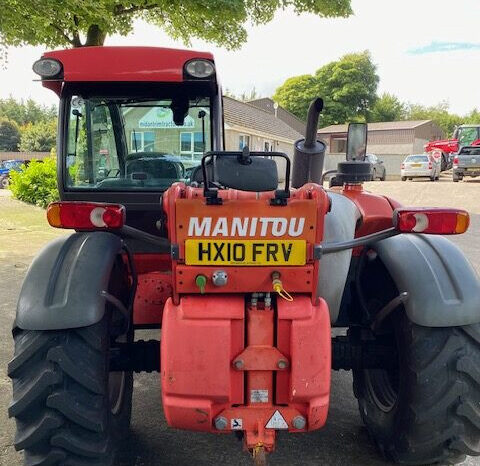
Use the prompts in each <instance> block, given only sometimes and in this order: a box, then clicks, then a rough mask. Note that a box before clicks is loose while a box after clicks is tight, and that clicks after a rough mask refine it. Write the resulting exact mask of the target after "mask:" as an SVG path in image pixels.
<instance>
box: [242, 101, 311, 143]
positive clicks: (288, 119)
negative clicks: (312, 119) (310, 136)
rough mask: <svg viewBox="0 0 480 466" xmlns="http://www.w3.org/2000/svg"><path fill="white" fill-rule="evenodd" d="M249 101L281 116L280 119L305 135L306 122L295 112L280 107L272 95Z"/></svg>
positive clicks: (278, 116)
mask: <svg viewBox="0 0 480 466" xmlns="http://www.w3.org/2000/svg"><path fill="white" fill-rule="evenodd" d="M248 103H249V104H251V105H254V106H255V107H258V108H261V109H262V110H266V111H267V112H269V113H272V114H273V115H275V116H276V117H277V118H280V120H282V121H284V122H285V123H286V124H287V125H288V126H290V127H292V128H293V129H294V130H295V131H298V132H299V133H300V134H302V135H305V129H306V125H305V122H304V121H302V120H300V118H297V117H296V116H295V115H294V114H293V113H290V112H288V111H287V110H285V109H284V108H283V107H280V106H279V105H278V104H277V103H275V102H274V101H273V100H272V99H270V97H262V98H261V99H256V100H250V101H249V102H248Z"/></svg>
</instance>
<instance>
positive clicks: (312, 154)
mask: <svg viewBox="0 0 480 466" xmlns="http://www.w3.org/2000/svg"><path fill="white" fill-rule="evenodd" d="M34 70H35V71H36V72H37V73H38V74H39V75H40V77H41V78H42V83H43V85H44V86H45V87H47V88H50V89H52V90H53V91H55V92H56V93H57V94H58V96H59V97H60V111H59V129H58V135H59V137H58V147H57V154H58V187H59V191H60V197H61V201H60V202H55V203H53V204H51V205H50V206H49V207H48V210H47V217H48V221H49V223H50V224H51V225H52V226H54V227H58V228H67V229H72V230H75V232H74V233H73V234H71V235H70V236H65V237H61V238H59V239H56V240H55V241H53V242H51V243H49V244H48V245H47V246H46V247H45V248H44V249H43V250H42V251H41V252H40V253H39V254H38V256H37V257H36V258H35V260H34V261H33V263H32V265H31V267H30V269H29V271H28V273H27V276H26V278H25V281H24V284H23V287H22V290H21V293H20V297H19V301H18V308H17V315H16V320H15V324H14V328H13V336H14V339H15V355H14V358H13V360H12V361H11V362H10V364H9V368H8V371H9V376H10V377H11V378H12V380H13V401H12V403H11V405H10V408H9V414H10V416H11V417H14V418H15V419H16V422H17V433H16V437H15V447H16V448H17V449H18V450H24V452H25V464H26V465H29V466H34V465H35V466H40V465H68V466H80V465H96V466H111V465H114V464H117V463H116V460H115V456H116V452H117V446H118V444H119V441H120V440H121V439H122V438H123V437H124V436H125V435H127V433H128V429H129V422H130V413H131V405H132V389H133V372H141V371H149V372H151V371H159V372H160V377H161V389H162V403H163V408H164V412H165V416H166V419H167V421H168V424H169V425H170V426H172V427H174V428H179V429H189V430H196V431H203V432H212V433H232V432H237V433H239V435H241V436H242V438H243V441H244V446H245V449H246V450H248V451H249V452H250V453H251V454H252V456H253V458H254V461H255V463H256V464H264V463H265V461H266V454H267V453H269V452H271V451H273V450H274V447H275V438H276V433H277V431H278V430H284V431H289V432H291V433H292V434H296V433H302V432H309V431H313V430H315V429H320V428H322V427H323V426H324V424H325V422H326V420H327V412H328V408H329V394H330V374H331V370H332V369H334V370H340V369H343V370H352V371H353V379H354V392H355V396H356V397H357V398H358V403H359V406H360V413H361V416H362V418H363V420H364V422H365V424H366V426H367V428H368V430H369V432H370V433H371V435H372V438H373V439H374V440H375V442H376V443H377V445H378V447H379V449H380V450H381V452H382V453H383V454H384V455H385V456H386V457H387V458H389V459H391V460H393V461H396V462H398V463H402V464H409V465H424V464H431V463H442V464H443V463H449V464H455V463H458V462H461V461H462V460H463V459H464V458H465V457H466V455H479V454H480V324H479V322H480V299H479V298H480V285H479V280H478V277H477V276H476V274H475V272H474V270H473V268H472V267H471V265H470V264H469V262H468V261H467V260H466V259H465V257H464V256H463V254H462V253H461V252H460V250H459V249H458V248H457V247H456V246H454V245H453V244H452V243H451V242H449V241H448V240H447V239H445V238H444V237H443V235H449V234H457V233H463V232H465V231H466V229H467V228H468V224H469V216H468V214H467V213H466V212H464V211H462V210H457V209H427V208H425V209H424V208H404V207H402V206H401V205H400V204H399V203H398V202H396V201H394V200H392V199H389V198H387V197H385V196H377V195H373V194H370V193H368V192H367V191H365V190H364V189H363V186H362V183H363V181H367V180H369V179H370V178H371V166H370V164H369V163H368V162H365V160H364V159H365V150H366V127H365V125H355V126H351V128H350V131H349V137H348V144H347V146H348V150H347V160H346V161H345V162H343V163H340V164H339V166H338V170H337V174H336V176H335V180H336V182H335V184H336V185H337V186H336V187H333V188H332V189H331V190H325V189H324V188H323V182H322V181H323V180H322V169H323V158H324V153H325V145H324V144H323V143H322V142H321V141H317V138H316V130H317V124H318V115H319V112H320V111H321V110H322V106H323V102H322V100H321V99H316V100H314V101H313V102H312V105H311V106H310V110H309V115H308V124H307V134H306V137H305V139H302V140H299V141H297V142H296V143H295V147H294V157H293V166H292V167H291V166H290V165H291V162H290V158H289V157H287V156H286V155H285V154H283V153H279V152H268V153H263V152H250V151H249V149H248V148H244V149H243V151H239V152H224V151H223V147H224V129H223V119H222V95H221V89H220V86H219V83H218V80H217V74H216V69H215V63H214V60H213V57H212V56H211V55H210V54H208V53H198V52H192V51H184V50H170V49H162V48H140V47H86V48H79V49H73V50H62V51H55V52H48V53H46V54H45V55H44V56H43V57H42V58H41V59H40V60H39V61H37V62H36V63H35V64H34ZM290 172H292V173H291V175H292V176H290ZM435 235H437V236H435ZM332 327H341V328H346V329H348V332H347V334H346V335H344V336H338V337H335V338H333V339H332V336H331V330H332ZM145 328H155V329H159V330H158V332H159V339H158V340H154V341H142V340H140V341H137V340H135V339H134V333H135V332H137V331H139V330H140V329H145ZM160 328H161V338H160ZM160 463H161V460H160ZM193 463H194V460H193V459H192V464H193Z"/></svg>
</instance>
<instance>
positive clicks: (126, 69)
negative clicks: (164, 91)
mask: <svg viewBox="0 0 480 466" xmlns="http://www.w3.org/2000/svg"><path fill="white" fill-rule="evenodd" d="M43 57H44V58H55V59H56V60H58V61H60V62H61V63H62V65H63V79H62V80H60V81H54V80H51V81H48V80H45V81H43V82H42V84H43V86H44V87H47V88H49V89H52V90H53V91H55V92H56V93H57V94H58V95H60V93H61V90H62V84H63V82H92V81H94V82H105V81H117V82H182V81H183V66H184V64H185V62H187V61H189V60H191V59H192V58H205V59H207V60H211V61H213V55H212V54H211V53H206V52H195V51H192V50H176V49H168V48H161V47H80V48H75V49H67V50H55V51H52V52H46V53H44V54H43Z"/></svg>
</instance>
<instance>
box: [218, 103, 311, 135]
mask: <svg viewBox="0 0 480 466" xmlns="http://www.w3.org/2000/svg"><path fill="white" fill-rule="evenodd" d="M223 107H224V108H223V109H224V113H225V123H226V124H230V125H236V126H241V127H243V128H249V129H252V130H256V131H259V132H261V133H266V134H268V135H271V136H277V137H281V138H284V139H288V140H290V141H296V140H297V139H301V138H302V137H303V136H302V134H300V133H299V132H298V131H296V130H295V129H293V128H292V127H291V126H289V125H287V123H285V122H284V121H283V120H281V119H280V118H276V117H275V115H274V114H271V113H270V112H268V111H266V110H262V109H261V108H258V107H256V106H255V105H252V104H250V103H247V102H240V101H238V100H235V99H232V98H231V97H227V96H224V97H223Z"/></svg>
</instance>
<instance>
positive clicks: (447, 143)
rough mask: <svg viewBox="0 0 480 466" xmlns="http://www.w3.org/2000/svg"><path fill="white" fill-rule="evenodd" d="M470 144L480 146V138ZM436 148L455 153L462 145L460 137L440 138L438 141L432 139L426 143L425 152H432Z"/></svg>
mask: <svg viewBox="0 0 480 466" xmlns="http://www.w3.org/2000/svg"><path fill="white" fill-rule="evenodd" d="M470 145H472V146H480V139H477V140H476V141H473V142H472V144H470ZM435 149H439V150H441V151H442V152H443V153H445V154H453V153H455V152H458V151H459V149H460V147H459V145H458V139H439V140H438V141H430V142H427V144H425V152H432V151H433V150H435Z"/></svg>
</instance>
